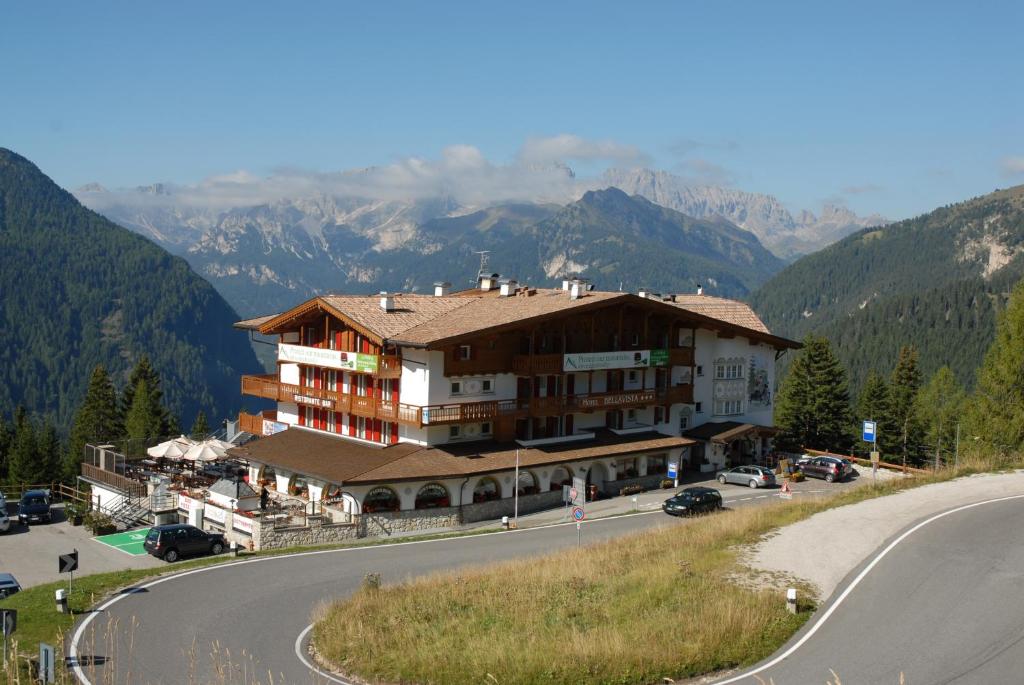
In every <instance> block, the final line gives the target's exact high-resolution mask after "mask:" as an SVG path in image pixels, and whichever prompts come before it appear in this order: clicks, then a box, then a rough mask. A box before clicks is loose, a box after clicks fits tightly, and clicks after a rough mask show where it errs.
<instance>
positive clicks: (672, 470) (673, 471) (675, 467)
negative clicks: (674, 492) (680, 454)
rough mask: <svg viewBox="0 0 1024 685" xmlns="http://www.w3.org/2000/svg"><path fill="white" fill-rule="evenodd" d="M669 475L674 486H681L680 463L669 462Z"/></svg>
mask: <svg viewBox="0 0 1024 685" xmlns="http://www.w3.org/2000/svg"><path fill="white" fill-rule="evenodd" d="M667 475H668V477H669V478H671V479H672V481H673V483H672V487H674V488H678V487H679V464H677V463H676V462H674V461H670V462H669V463H668V474H667Z"/></svg>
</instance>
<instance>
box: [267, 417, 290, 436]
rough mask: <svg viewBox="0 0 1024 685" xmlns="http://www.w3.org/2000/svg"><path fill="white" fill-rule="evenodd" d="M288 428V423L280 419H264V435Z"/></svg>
mask: <svg viewBox="0 0 1024 685" xmlns="http://www.w3.org/2000/svg"><path fill="white" fill-rule="evenodd" d="M284 430H288V424H287V423H281V422H280V421H270V420H268V419H263V435H264V436H267V435H273V434H274V433H280V432H281V431H284Z"/></svg>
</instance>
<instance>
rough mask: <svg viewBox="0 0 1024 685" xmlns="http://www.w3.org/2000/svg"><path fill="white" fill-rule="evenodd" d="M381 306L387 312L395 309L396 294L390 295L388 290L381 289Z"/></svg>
mask: <svg viewBox="0 0 1024 685" xmlns="http://www.w3.org/2000/svg"><path fill="white" fill-rule="evenodd" d="M380 308H381V309H383V310H384V311H386V312H393V311H395V296H394V295H389V294H388V291H386V290H381V291H380Z"/></svg>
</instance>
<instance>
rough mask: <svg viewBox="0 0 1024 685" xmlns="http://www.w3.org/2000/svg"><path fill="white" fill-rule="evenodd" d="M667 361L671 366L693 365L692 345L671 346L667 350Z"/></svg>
mask: <svg viewBox="0 0 1024 685" xmlns="http://www.w3.org/2000/svg"><path fill="white" fill-rule="evenodd" d="M668 363H669V364H671V365H672V366H693V348H692V347H673V348H671V349H670V350H669V351H668Z"/></svg>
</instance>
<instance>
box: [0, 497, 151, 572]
mask: <svg viewBox="0 0 1024 685" xmlns="http://www.w3.org/2000/svg"><path fill="white" fill-rule="evenodd" d="M8 509H9V512H10V514H13V515H14V519H13V520H12V521H11V529H10V531H8V532H7V533H2V534H0V572H5V573H13V574H14V577H15V578H17V579H18V582H19V583H20V584H21V586H22V587H31V586H33V585H42V584H43V583H49V582H52V581H55V580H67V577H68V576H67V574H64V575H61V574H59V573H58V572H57V558H58V557H59V556H60V555H61V554H66V553H68V552H71V551H72V550H74V549H78V571H76V572H75V574H76V575H78V574H92V573H103V572H105V571H120V570H123V569H129V568H149V567H152V566H164V565H165V564H164V562H162V561H160V560H159V559H154V558H153V557H151V556H149V555H148V554H139V555H135V554H131V553H129V551H128V550H129V549H131V547H132V546H141V541H136V540H133V539H131V536H130V535H129V536H124V537H125V540H124V543H125V546H126V547H127V548H128V549H126V550H122V549H120V548H119V547H117V546H111V545H105V544H103V543H101V542H97V541H96V540H94V539H93V538H92V537H91V535H90V534H89V531H88V530H86V529H85V528H84V527H83V526H72V525H71V524H70V523H68V522H67V521H66V520H65V518H64V511H63V507H62V505H60V504H57V505H54V508H53V523H42V524H36V525H33V526H31V527H29V526H23V525H21V524H19V523H18V522H17V504H16V503H14V502H8Z"/></svg>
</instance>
